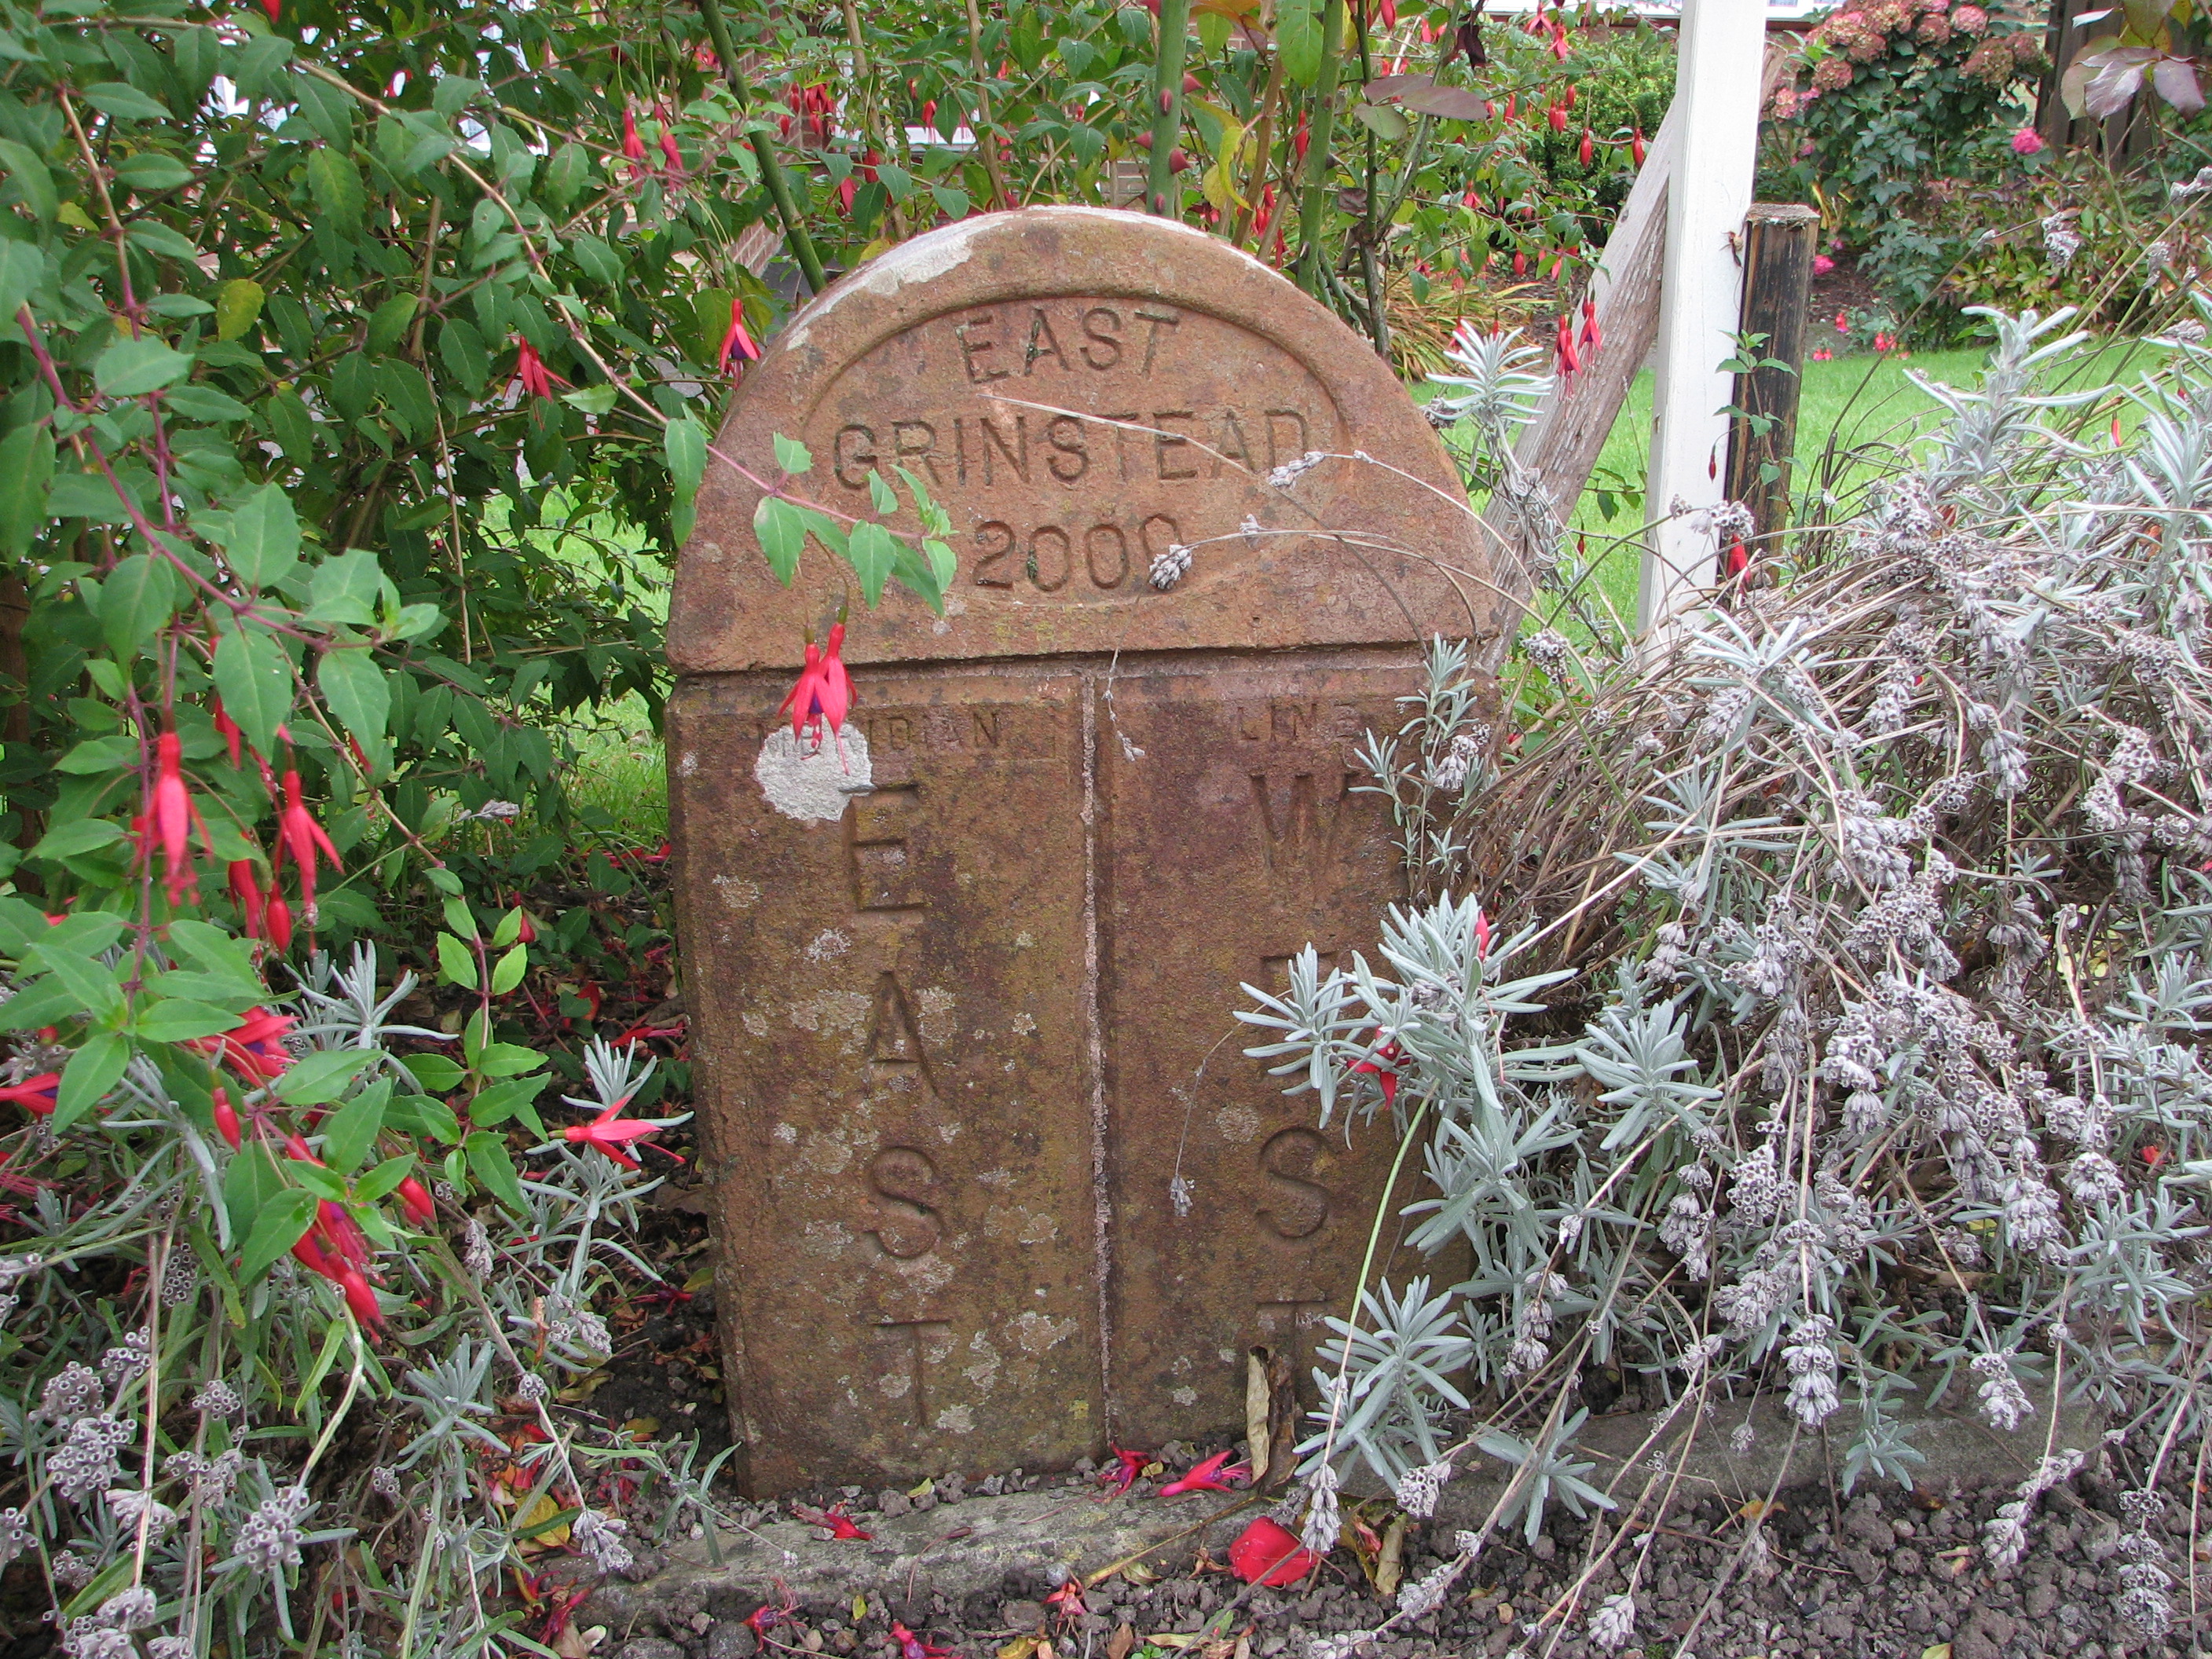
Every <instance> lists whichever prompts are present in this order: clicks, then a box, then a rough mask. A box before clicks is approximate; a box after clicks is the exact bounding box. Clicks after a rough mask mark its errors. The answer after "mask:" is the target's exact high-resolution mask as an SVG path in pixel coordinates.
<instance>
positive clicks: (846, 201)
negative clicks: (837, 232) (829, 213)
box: [837, 173, 860, 218]
mask: <svg viewBox="0 0 2212 1659" xmlns="http://www.w3.org/2000/svg"><path fill="white" fill-rule="evenodd" d="M859 189H860V187H859V186H858V185H855V184H854V182H853V175H852V174H851V173H847V174H846V175H845V176H844V177H843V178H842V179H839V180H838V181H837V211H838V212H839V213H841V214H842V215H844V216H846V217H848V218H850V217H851V216H852V213H853V197H854V195H856V194H857V193H858V191H859Z"/></svg>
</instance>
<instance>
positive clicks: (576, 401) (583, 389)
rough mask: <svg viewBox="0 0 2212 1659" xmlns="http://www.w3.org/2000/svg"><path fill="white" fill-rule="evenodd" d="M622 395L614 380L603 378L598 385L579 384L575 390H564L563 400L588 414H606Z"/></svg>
mask: <svg viewBox="0 0 2212 1659" xmlns="http://www.w3.org/2000/svg"><path fill="white" fill-rule="evenodd" d="M620 395H621V392H620V389H619V388H618V387H617V386H616V385H615V383H614V382H613V381H612V380H601V381H600V382H599V384H598V385H597V386H579V387H578V388H577V389H576V390H575V391H574V392H562V394H561V401H562V403H564V404H568V407H569V408H571V409H580V410H583V411H584V413H585V414H586V415H604V414H605V413H606V412H607V411H608V410H611V409H612V408H613V407H614V406H615V399H616V398H617V397H619V396H620Z"/></svg>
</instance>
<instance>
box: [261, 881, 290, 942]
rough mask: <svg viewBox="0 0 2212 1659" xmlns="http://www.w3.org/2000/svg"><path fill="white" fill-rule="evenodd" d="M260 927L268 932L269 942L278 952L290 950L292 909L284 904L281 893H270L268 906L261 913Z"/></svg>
mask: <svg viewBox="0 0 2212 1659" xmlns="http://www.w3.org/2000/svg"><path fill="white" fill-rule="evenodd" d="M261 921H262V925H263V926H264V927H266V928H267V929H268V930H269V942H270V944H271V945H275V946H276V948H277V949H278V950H279V951H289V950H290V949H291V948H292V907H291V906H290V905H289V904H287V903H285V902H284V896H283V894H282V893H271V894H270V896H269V903H268V906H267V907H266V908H264V910H263V911H262V913H261Z"/></svg>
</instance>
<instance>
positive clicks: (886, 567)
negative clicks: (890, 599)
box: [845, 523, 899, 605]
mask: <svg viewBox="0 0 2212 1659" xmlns="http://www.w3.org/2000/svg"><path fill="white" fill-rule="evenodd" d="M845 556H846V558H847V559H848V560H849V561H850V562H852V566H853V574H855V575H857V576H858V577H860V592H862V593H864V594H866V596H867V601H868V603H869V604H870V605H878V604H879V603H881V602H882V599H883V597H884V580H885V579H886V578H887V577H889V576H890V574H891V567H892V566H893V565H895V564H896V563H897V562H898V556H899V544H898V539H897V538H896V537H894V536H893V535H892V534H891V532H890V531H888V530H886V529H884V527H883V526H881V525H879V524H866V523H863V524H856V525H854V526H853V531H852V535H851V538H850V539H849V540H848V543H847V545H846V551H845Z"/></svg>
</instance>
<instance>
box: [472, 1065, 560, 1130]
mask: <svg viewBox="0 0 2212 1659" xmlns="http://www.w3.org/2000/svg"><path fill="white" fill-rule="evenodd" d="M552 1081H553V1079H552V1077H551V1075H550V1073H539V1074H538V1076H536V1077H518V1078H512V1079H508V1080H507V1082H505V1083H495V1084H493V1085H491V1086H490V1087H489V1088H488V1089H485V1090H483V1091H480V1092H479V1093H478V1094H477V1097H476V1098H475V1099H474V1100H472V1101H471V1102H470V1103H469V1121H470V1122H471V1123H475V1124H478V1125H481V1126H483V1127H486V1128H489V1127H490V1126H491V1125H493V1124H495V1123H504V1122H506V1121H507V1119H509V1118H511V1117H520V1118H521V1119H522V1121H524V1122H525V1123H526V1124H528V1125H529V1126H530V1127H531V1130H532V1133H536V1134H540V1135H542V1134H544V1133H545V1125H544V1123H543V1122H542V1121H540V1120H539V1119H538V1109H537V1108H536V1107H535V1106H534V1105H532V1102H533V1101H535V1100H536V1099H537V1098H538V1096H539V1095H541V1094H543V1093H544V1092H545V1085H547V1084H549V1083H550V1082H552Z"/></svg>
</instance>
